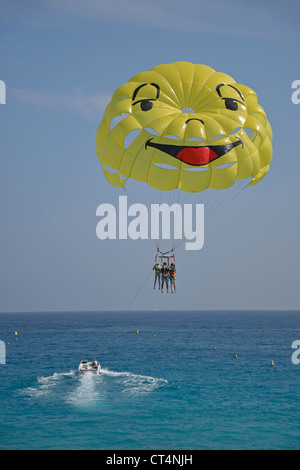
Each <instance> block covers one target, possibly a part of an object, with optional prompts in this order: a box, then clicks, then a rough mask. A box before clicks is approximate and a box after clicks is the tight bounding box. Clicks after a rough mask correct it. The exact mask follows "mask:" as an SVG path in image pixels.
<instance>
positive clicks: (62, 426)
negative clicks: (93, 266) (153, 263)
mask: <svg viewBox="0 0 300 470" xmlns="http://www.w3.org/2000/svg"><path fill="white" fill-rule="evenodd" d="M137 330H138V331H137ZM0 340H1V341H2V342H3V343H2V346H3V345H5V350H6V364H0V399H1V414H0V449H2V450H9V449H15V450H29V449H34V450H39V449H42V450H47V449H57V450H65V449H70V450H89V449H91V450H96V449H99V450H101V449H105V450H107V449H110V450H113V449H116V450H139V449H140V450H142V449H144V450H161V449H169V450H187V449H189V450H201V449H206V450H210V449H220V450H223V449H224V450H226V449H235V450H239V449H241V450H243V449H250V450H254V449H266V450H267V449H270V450H271V449H286V450H287V449H299V447H300V445H299V444H300V411H299V410H300V407H299V403H300V364H297V363H295V361H294V362H293V361H292V354H293V352H295V351H294V350H293V349H292V343H293V342H294V341H295V340H300V312H296V311H274V312H273V311H173V312H171V311H143V312H138V311H131V312H74V313H72V312H61V313H59V312H55V313H9V314H8V313H7V314H5V313H1V314H0ZM2 352H3V350H2ZM93 358H96V359H98V360H99V361H100V363H101V367H102V372H101V373H100V374H99V375H93V374H83V375H79V374H78V372H77V368H78V365H79V362H80V361H81V360H82V359H89V360H91V359H93ZM271 361H273V365H272V364H271ZM2 362H3V361H2Z"/></svg>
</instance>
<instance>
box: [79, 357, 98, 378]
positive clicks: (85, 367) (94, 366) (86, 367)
mask: <svg viewBox="0 0 300 470" xmlns="http://www.w3.org/2000/svg"><path fill="white" fill-rule="evenodd" d="M100 369H101V366H100V363H99V362H98V361H96V359H93V360H92V361H91V362H89V361H87V360H85V359H84V360H83V361H81V362H80V364H79V367H78V372H93V373H96V374H99V372H100Z"/></svg>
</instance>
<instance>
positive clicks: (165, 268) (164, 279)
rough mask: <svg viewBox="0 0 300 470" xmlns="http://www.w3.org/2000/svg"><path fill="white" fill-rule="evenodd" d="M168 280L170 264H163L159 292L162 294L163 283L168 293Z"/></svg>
mask: <svg viewBox="0 0 300 470" xmlns="http://www.w3.org/2000/svg"><path fill="white" fill-rule="evenodd" d="M169 263H170V262H169ZM169 279H170V264H169V265H167V263H166V262H164V264H163V265H162V268H161V291H162V292H163V291H164V283H166V286H167V293H169Z"/></svg>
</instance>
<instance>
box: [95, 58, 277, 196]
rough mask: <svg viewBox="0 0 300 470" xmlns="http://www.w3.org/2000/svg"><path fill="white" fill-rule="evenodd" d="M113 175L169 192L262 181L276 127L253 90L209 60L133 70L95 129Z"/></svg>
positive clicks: (118, 181)
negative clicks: (210, 63)
mask: <svg viewBox="0 0 300 470" xmlns="http://www.w3.org/2000/svg"><path fill="white" fill-rule="evenodd" d="M96 142H97V148H96V152H97V154H98V157H99V160H100V162H101V164H102V168H103V171H104V174H105V176H106V178H107V179H108V181H109V182H110V183H111V184H112V185H114V186H118V187H122V186H124V185H125V183H126V180H127V179H128V178H132V179H135V180H139V181H143V182H145V183H148V184H149V185H150V186H152V187H154V188H156V189H160V190H165V191H169V190H172V189H175V188H179V189H180V190H182V191H186V192H199V191H203V190H205V189H207V188H213V189H226V188H228V187H230V186H232V185H233V184H234V183H235V181H237V180H243V179H250V180H251V181H250V184H255V183H257V182H258V181H260V180H261V179H262V178H263V177H264V176H265V174H266V173H267V171H268V169H269V163H270V161H271V160H272V143H271V142H272V130H271V126H270V124H269V122H268V120H267V117H266V114H265V112H264V110H263V109H262V107H261V106H260V105H259V104H258V102H257V97H256V94H255V92H254V91H253V90H252V89H251V88H249V87H247V86H245V85H241V84H237V83H236V82H235V81H234V79H233V78H232V77H230V76H229V75H226V74H224V73H220V72H216V71H214V70H213V69H212V68H211V67H208V66H206V65H199V64H196V65H195V64H191V63H189V62H175V63H174V64H164V65H159V66H157V67H154V68H153V69H151V70H150V71H148V72H142V73H140V74H138V75H135V76H134V77H133V78H132V79H131V80H129V81H128V82H127V83H125V84H124V85H122V86H121V87H120V88H118V90H117V91H116V92H115V94H114V95H113V97H112V99H111V102H110V103H109V105H108V106H107V109H106V111H105V113H104V116H103V120H102V122H101V123H100V126H99V128H98V131H97V136H96Z"/></svg>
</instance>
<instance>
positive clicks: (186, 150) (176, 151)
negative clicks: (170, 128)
mask: <svg viewBox="0 0 300 470" xmlns="http://www.w3.org/2000/svg"><path fill="white" fill-rule="evenodd" d="M152 140H153V139H149V140H148V141H147V142H146V145H145V148H146V149H147V147H154V148H156V149H158V150H160V151H162V152H164V153H166V154H168V155H170V156H171V157H174V158H177V159H178V160H180V161H182V162H184V163H186V164H187V165H192V166H201V165H207V164H208V163H210V162H212V161H214V160H216V159H217V158H220V157H222V156H223V155H225V153H228V152H230V150H232V149H233V148H234V147H237V146H238V145H242V146H244V144H243V142H242V140H241V139H240V138H238V140H237V141H235V142H233V143H230V144H224V145H206V146H197V147H186V146H180V145H169V144H159V143H155V142H152Z"/></svg>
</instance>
